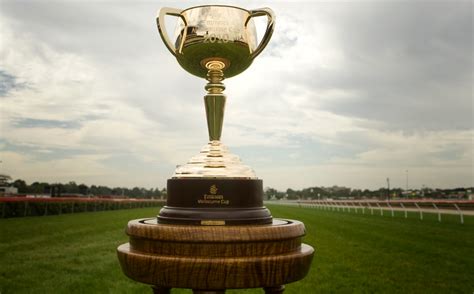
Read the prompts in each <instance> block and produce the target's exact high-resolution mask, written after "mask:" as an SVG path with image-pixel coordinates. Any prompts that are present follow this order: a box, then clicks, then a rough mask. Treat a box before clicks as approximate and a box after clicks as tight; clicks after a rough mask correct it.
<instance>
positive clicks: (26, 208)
mask: <svg viewBox="0 0 474 294" xmlns="http://www.w3.org/2000/svg"><path fill="white" fill-rule="evenodd" d="M27 215H28V201H25V211H24V212H23V216H27Z"/></svg>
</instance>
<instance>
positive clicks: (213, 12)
mask: <svg viewBox="0 0 474 294" xmlns="http://www.w3.org/2000/svg"><path fill="white" fill-rule="evenodd" d="M166 15H172V16H177V17H178V18H179V19H178V24H177V26H176V30H175V35H174V38H173V40H174V42H172V41H171V40H170V39H169V38H168V35H167V33H166V27H165V16H166ZM264 15H266V16H267V17H268V22H267V30H266V33H265V35H264V36H263V38H262V41H261V42H260V44H258V45H257V31H256V28H255V24H254V22H253V18H254V17H258V16H264ZM274 19H275V16H274V14H273V12H272V10H271V9H269V8H262V9H255V10H250V11H249V10H245V9H243V8H239V7H234V6H224V5H204V6H196V7H191V8H188V9H185V10H180V9H175V8H167V7H165V8H162V9H161V10H160V12H159V16H158V18H157V24H158V29H159V32H160V36H161V38H162V39H163V42H164V43H165V45H166V47H167V48H168V50H169V51H170V52H171V53H172V54H173V55H174V56H175V57H176V59H177V60H178V62H179V64H180V65H181V66H182V67H183V68H184V69H185V70H186V71H188V72H189V73H191V74H193V75H196V76H198V77H201V78H206V76H207V73H208V70H207V69H206V67H205V63H206V62H207V61H209V60H216V59H217V60H220V61H222V62H224V64H225V70H224V75H225V77H226V78H230V77H233V76H235V75H238V74H240V73H241V72H243V71H244V70H245V69H247V68H248V67H249V66H250V64H251V63H252V61H253V60H254V59H255V57H257V56H258V55H259V54H260V53H261V52H262V50H263V49H264V48H265V46H266V45H267V43H268V41H270V37H271V35H272V33H273V24H274V22H273V21H274Z"/></svg>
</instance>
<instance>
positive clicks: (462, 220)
mask: <svg viewBox="0 0 474 294" xmlns="http://www.w3.org/2000/svg"><path fill="white" fill-rule="evenodd" d="M454 207H456V209H457V210H458V212H459V217H460V220H461V224H464V216H463V215H462V210H461V209H460V208H459V206H458V205H457V204H456V203H454Z"/></svg>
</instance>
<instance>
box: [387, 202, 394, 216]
mask: <svg viewBox="0 0 474 294" xmlns="http://www.w3.org/2000/svg"><path fill="white" fill-rule="evenodd" d="M387 205H388V207H390V210H391V211H392V217H394V214H393V207H392V206H391V205H390V202H387Z"/></svg>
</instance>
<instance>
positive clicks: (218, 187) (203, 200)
mask: <svg viewBox="0 0 474 294" xmlns="http://www.w3.org/2000/svg"><path fill="white" fill-rule="evenodd" d="M262 185H263V184H262V180H252V179H225V178H223V179H169V180H168V187H167V194H168V199H167V201H166V205H168V206H174V207H200V208H202V207H210V208H217V207H222V208H244V207H245V208H247V207H261V206H263V188H262Z"/></svg>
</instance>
